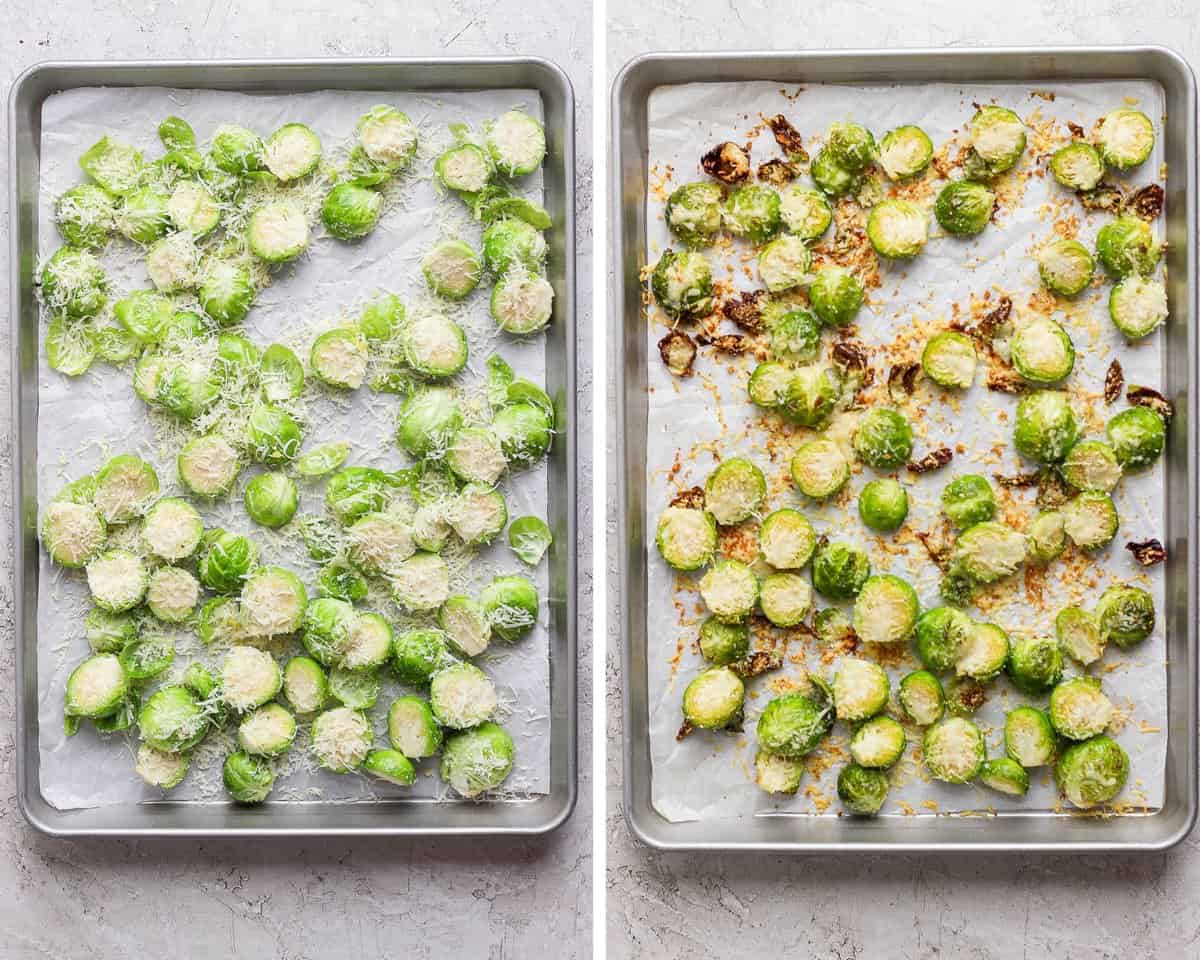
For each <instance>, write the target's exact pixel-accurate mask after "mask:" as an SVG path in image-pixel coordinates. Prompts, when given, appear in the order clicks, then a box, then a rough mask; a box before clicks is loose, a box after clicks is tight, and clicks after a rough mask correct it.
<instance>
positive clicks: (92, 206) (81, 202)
mask: <svg viewBox="0 0 1200 960" xmlns="http://www.w3.org/2000/svg"><path fill="white" fill-rule="evenodd" d="M115 210H116V208H115V206H114V204H113V198H112V196H111V195H110V194H109V193H108V192H107V191H106V190H103V189H101V188H100V187H97V186H94V185H93V184H90V183H83V184H80V185H79V186H77V187H72V188H71V189H70V190H68V191H66V192H65V193H63V194H61V195H60V196H59V198H58V199H57V200H56V201H55V203H54V220H55V223H57V224H58V232H59V233H61V234H62V236H63V239H64V240H65V241H66V242H67V243H68V244H70V245H71V246H74V247H102V246H104V244H105V243H106V242H107V241H108V235H109V233H110V232H111V231H112V228H113V222H114V221H113V217H114V214H115Z"/></svg>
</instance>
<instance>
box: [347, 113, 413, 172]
mask: <svg viewBox="0 0 1200 960" xmlns="http://www.w3.org/2000/svg"><path fill="white" fill-rule="evenodd" d="M355 129H356V133H357V134H358V142H359V144H360V145H361V146H362V151H363V153H364V154H365V155H366V157H367V159H368V160H370V161H371V163H372V164H373V165H374V166H376V167H378V168H379V169H380V170H382V171H384V172H386V173H388V174H392V173H398V172H399V171H401V170H403V169H404V168H405V167H407V166H408V165H409V164H410V163H411V162H412V159H413V156H414V155H415V154H416V152H417V128H416V126H415V125H414V124H413V122H412V121H411V120H410V119H409V118H408V115H407V114H405V113H403V112H401V111H400V110H397V109H396V108H395V107H390V106H387V105H386V104H378V105H376V106H374V107H372V108H371V109H370V110H368V111H367V112H366V113H364V114H363V115H362V116H361V117H360V118H359V120H358V124H357V126H356V128H355Z"/></svg>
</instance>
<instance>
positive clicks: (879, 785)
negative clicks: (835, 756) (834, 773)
mask: <svg viewBox="0 0 1200 960" xmlns="http://www.w3.org/2000/svg"><path fill="white" fill-rule="evenodd" d="M889 786H890V785H889V783H888V778H887V774H885V773H884V772H883V771H882V770H872V769H870V768H868V767H860V766H859V765H858V764H854V763H852V764H849V765H847V766H845V767H842V771H841V773H839V774H838V779H837V792H838V799H839V800H841V801H842V804H843V806H845V808H846V809H847V810H848V811H850V813H853V814H856V815H858V816H863V817H873V816H874V815H875V814H877V813H878V812H879V811H880V810H882V809H883V804H884V801H885V800H887V795H888V789H889Z"/></svg>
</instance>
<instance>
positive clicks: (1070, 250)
mask: <svg viewBox="0 0 1200 960" xmlns="http://www.w3.org/2000/svg"><path fill="white" fill-rule="evenodd" d="M1037 265H1038V275H1039V276H1040V277H1041V278H1042V284H1043V285H1044V286H1045V287H1046V289H1047V290H1050V291H1051V292H1053V293H1057V294H1059V295H1060V296H1064V297H1073V296H1075V295H1076V294H1077V293H1081V292H1082V291H1084V290H1086V289H1087V287H1088V285H1089V284H1090V283H1091V282H1092V276H1093V274H1094V273H1095V270H1096V261H1095V260H1094V259H1093V258H1092V255H1091V253H1089V252H1088V249H1087V247H1085V246H1084V245H1083V244H1082V243H1080V242H1079V241H1078V240H1055V241H1053V242H1052V243H1048V244H1046V245H1045V246H1044V247H1042V248H1041V249H1040V250H1039V251H1038V253H1037Z"/></svg>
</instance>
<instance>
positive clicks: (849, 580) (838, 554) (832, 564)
mask: <svg viewBox="0 0 1200 960" xmlns="http://www.w3.org/2000/svg"><path fill="white" fill-rule="evenodd" d="M870 575H871V561H870V560H869V559H868V557H867V554H866V552H865V551H863V550H860V549H858V548H857V547H854V546H851V545H850V544H848V543H841V542H838V541H833V542H830V541H828V540H821V541H818V542H817V545H816V550H815V552H814V553H813V558H812V580H813V586H814V587H816V589H817V592H818V593H820V594H821V595H822V596H824V597H829V598H830V599H832V600H849V599H850V598H851V597H855V596H857V595H858V592H859V591H860V590H861V589H862V586H863V584H864V583H866V582H867V578H868V577H869V576H870Z"/></svg>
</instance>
